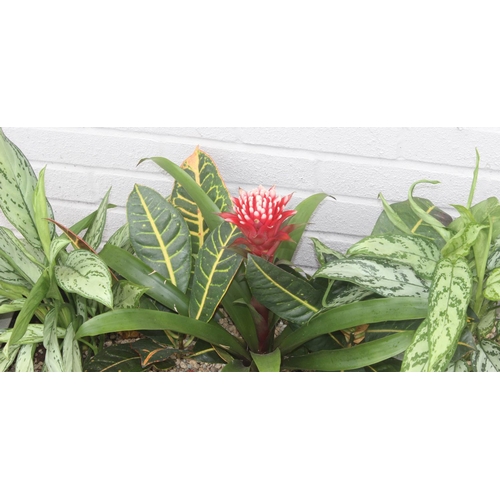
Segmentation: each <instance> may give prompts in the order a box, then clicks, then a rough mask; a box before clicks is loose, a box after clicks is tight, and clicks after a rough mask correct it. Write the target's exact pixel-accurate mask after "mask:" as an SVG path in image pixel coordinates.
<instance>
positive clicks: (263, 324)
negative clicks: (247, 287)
mask: <svg viewBox="0 0 500 500" xmlns="http://www.w3.org/2000/svg"><path fill="white" fill-rule="evenodd" d="M251 304H252V306H253V307H254V308H255V310H256V311H257V312H258V313H259V317H257V318H255V327H256V330H257V337H258V339H259V354H264V353H265V352H267V349H268V347H269V340H270V331H269V309H267V307H264V306H263V305H262V304H261V303H260V302H258V301H257V300H256V299H255V298H252V302H251Z"/></svg>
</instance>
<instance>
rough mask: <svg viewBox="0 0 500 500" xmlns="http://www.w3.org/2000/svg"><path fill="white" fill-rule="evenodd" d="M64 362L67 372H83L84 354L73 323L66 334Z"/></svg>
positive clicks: (63, 353)
mask: <svg viewBox="0 0 500 500" xmlns="http://www.w3.org/2000/svg"><path fill="white" fill-rule="evenodd" d="M62 362H63V368H64V371H65V372H81V371H83V369H82V356H81V353H80V346H79V345H78V341H77V339H76V337H75V329H74V327H73V323H71V324H70V325H69V326H68V328H66V334H65V335H64V340H63V352H62Z"/></svg>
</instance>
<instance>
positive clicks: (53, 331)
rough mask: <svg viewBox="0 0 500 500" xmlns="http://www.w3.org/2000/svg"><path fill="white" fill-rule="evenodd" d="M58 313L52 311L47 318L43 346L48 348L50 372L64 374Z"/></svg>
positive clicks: (46, 358) (54, 310)
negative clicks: (58, 333) (58, 332)
mask: <svg viewBox="0 0 500 500" xmlns="http://www.w3.org/2000/svg"><path fill="white" fill-rule="evenodd" d="M57 313H58V309H57V308H54V309H51V310H50V311H49V312H48V313H47V316H46V317H45V323H44V328H43V337H44V338H43V345H44V347H45V348H46V353H45V366H46V367H47V370H48V371H49V372H62V371H64V368H63V359H62V355H61V349H60V346H59V339H58V337H57Z"/></svg>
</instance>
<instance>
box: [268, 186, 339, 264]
mask: <svg viewBox="0 0 500 500" xmlns="http://www.w3.org/2000/svg"><path fill="white" fill-rule="evenodd" d="M328 196H329V195H327V194H325V193H318V194H313V195H312V196H309V197H308V198H306V199H305V200H303V201H301V202H300V203H299V204H298V205H297V206H296V207H295V210H296V211H297V213H296V214H295V215H294V216H292V217H291V218H290V219H289V220H288V221H287V225H296V226H297V227H296V228H295V229H294V230H293V231H292V232H291V233H290V238H291V240H289V241H284V242H282V243H281V244H280V246H279V247H278V250H277V251H276V253H275V257H276V259H277V260H286V261H291V260H292V259H293V256H294V255H295V251H296V249H297V245H298V244H299V242H300V240H301V238H302V235H303V234H304V231H305V229H306V225H307V223H308V222H309V219H310V218H311V217H312V215H313V214H314V212H315V210H316V209H317V208H318V205H319V204H320V203H321V202H322V201H323V200H324V199H325V198H327V197H328ZM330 198H333V197H332V196H330Z"/></svg>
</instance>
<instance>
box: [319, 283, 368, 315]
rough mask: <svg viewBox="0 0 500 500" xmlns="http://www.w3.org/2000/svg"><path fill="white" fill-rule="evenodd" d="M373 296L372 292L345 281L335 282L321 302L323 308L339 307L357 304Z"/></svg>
mask: <svg viewBox="0 0 500 500" xmlns="http://www.w3.org/2000/svg"><path fill="white" fill-rule="evenodd" d="M370 295H373V292H372V291H370V290H366V289H365V288H361V287H359V286H358V285H354V284H352V283H348V282H345V281H336V282H335V283H334V284H333V287H332V288H331V289H330V292H329V293H328V295H327V296H326V298H325V299H324V301H323V307H324V308H332V307H339V306H343V305H346V304H352V303H353V302H358V301H360V300H363V299H365V298H366V297H369V296H370Z"/></svg>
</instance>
